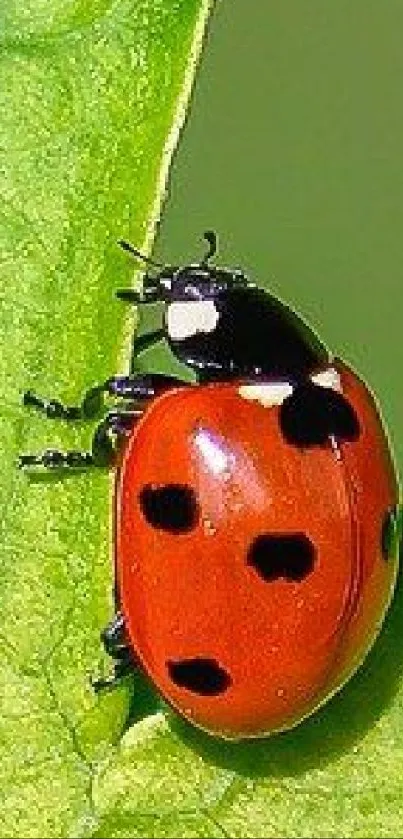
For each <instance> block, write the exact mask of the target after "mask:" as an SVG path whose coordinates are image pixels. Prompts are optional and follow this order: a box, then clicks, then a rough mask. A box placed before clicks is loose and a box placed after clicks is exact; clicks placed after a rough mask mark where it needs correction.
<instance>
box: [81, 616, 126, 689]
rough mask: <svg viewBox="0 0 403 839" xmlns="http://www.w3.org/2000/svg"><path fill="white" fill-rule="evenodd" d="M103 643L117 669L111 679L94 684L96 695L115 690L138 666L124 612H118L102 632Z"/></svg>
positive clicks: (100, 680) (98, 680) (99, 680)
mask: <svg viewBox="0 0 403 839" xmlns="http://www.w3.org/2000/svg"><path fill="white" fill-rule="evenodd" d="M101 641H102V643H103V645H104V648H105V651H106V652H107V653H108V655H110V656H111V658H113V659H114V660H115V669H114V673H113V676H112V678H111V679H97V680H96V681H95V682H93V683H92V687H93V688H94V691H95V692H96V693H99V692H100V691H101V690H105V689H109V688H113V687H114V686H115V685H116V684H117V683H118V682H119V681H120V680H121V679H122V678H123V677H124V676H126V675H127V673H129V672H130V671H132V670H133V669H134V668H135V666H136V661H135V658H134V656H133V652H132V650H131V648H130V642H129V638H128V635H127V631H126V626H125V620H124V617H123V614H122V612H117V613H116V615H115V617H114V618H113V620H111V622H110V623H108V625H107V626H106V627H105V629H104V630H103V631H102V632H101Z"/></svg>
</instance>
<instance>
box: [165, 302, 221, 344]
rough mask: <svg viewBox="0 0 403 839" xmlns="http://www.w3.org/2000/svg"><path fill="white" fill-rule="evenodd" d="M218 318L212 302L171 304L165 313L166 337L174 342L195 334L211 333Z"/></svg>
mask: <svg viewBox="0 0 403 839" xmlns="http://www.w3.org/2000/svg"><path fill="white" fill-rule="evenodd" d="M218 318H219V313H218V311H217V309H216V307H215V305H214V301H213V300H186V301H183V302H182V301H181V302H176V303H171V304H170V305H169V306H168V311H167V329H168V335H169V337H170V338H172V339H173V340H174V341H183V340H184V338H191V337H192V335H196V333H197V332H213V330H214V329H215V328H216V326H217V323H218Z"/></svg>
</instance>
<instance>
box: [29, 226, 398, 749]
mask: <svg viewBox="0 0 403 839" xmlns="http://www.w3.org/2000/svg"><path fill="white" fill-rule="evenodd" d="M205 237H206V239H207V241H208V242H209V251H208V253H207V255H206V257H205V258H204V259H203V260H202V261H201V262H200V263H198V264H192V265H188V266H185V267H176V266H165V267H163V266H160V265H158V264H157V263H152V261H151V260H150V259H148V258H147V257H143V256H142V255H141V254H140V253H139V252H138V251H137V250H136V249H134V248H132V246H131V245H128V244H127V243H126V242H123V243H121V244H122V245H123V247H124V248H125V249H126V250H128V251H132V252H133V253H134V254H135V255H136V256H138V257H141V258H142V259H144V261H146V262H149V263H151V264H154V265H155V266H156V267H158V268H161V269H162V270H161V271H160V272H159V273H158V274H157V275H156V276H154V277H150V276H146V277H145V280H144V287H143V292H142V294H138V293H136V292H134V291H131V290H126V291H122V292H118V296H119V297H120V298H122V299H126V300H129V301H131V302H134V303H140V304H141V303H148V302H155V301H159V300H160V301H163V302H164V304H165V305H164V322H163V326H162V327H161V328H160V329H158V330H156V331H155V332H153V333H151V334H148V335H145V336H140V337H139V338H137V339H136V340H135V341H134V350H135V354H137V353H138V352H140V351H141V350H142V349H144V348H145V347H147V346H150V345H151V344H152V343H154V342H155V341H156V340H159V339H160V338H162V337H163V338H165V339H166V340H167V341H168V344H169V346H170V348H171V350H172V351H173V352H174V354H175V356H176V357H177V358H178V359H179V360H180V361H181V362H183V363H184V364H185V365H187V366H188V367H189V368H191V369H192V370H193V372H194V373H195V378H196V382H193V383H189V382H185V381H181V380H180V379H179V378H177V377H173V376H168V375H164V374H157V373H149V374H146V373H135V372H134V371H133V372H132V373H131V374H130V375H127V376H113V377H112V378H110V379H108V380H107V381H106V382H104V383H103V384H101V385H97V386H95V387H94V388H91V390H90V391H89V392H88V393H87V394H86V395H85V397H84V399H83V402H82V403H81V405H80V406H77V407H67V406H65V405H63V404H61V403H60V402H58V401H56V400H44V399H42V398H40V397H37V396H35V395H34V394H32V393H31V392H27V393H26V394H25V396H24V401H25V403H26V404H29V405H33V406H35V407H37V408H38V409H40V410H42V411H43V412H44V413H45V414H46V415H47V416H52V417H61V418H64V419H76V418H83V417H88V418H90V417H93V416H96V415H97V414H98V413H101V411H102V409H103V397H104V395H110V396H113V397H115V398H119V400H120V401H119V403H118V404H117V405H116V406H115V407H114V408H112V409H111V410H109V411H108V412H107V414H106V416H104V418H103V419H102V420H101V422H100V424H99V425H98V427H97V429H96V431H95V434H94V438H93V445H92V450H91V452H67V453H63V452H59V451H55V450H46V451H45V452H44V453H43V454H40V455H22V456H21V458H20V462H21V465H22V466H40V467H45V468H59V467H60V468H69V467H71V468H74V467H78V466H79V467H83V466H89V467H90V466H108V465H110V464H113V465H114V466H115V467H116V491H115V522H116V524H115V528H116V538H115V566H116V591H117V595H116V600H117V602H116V616H115V618H114V619H113V620H112V621H111V623H110V624H109V626H108V627H107V628H106V630H104V632H103V633H102V638H103V642H104V644H105V647H106V649H107V651H108V652H109V653H110V654H111V655H112V656H113V657H114V658H115V661H116V677H119V676H120V675H121V674H122V673H124V672H127V669H128V668H133V667H141V668H142V669H143V670H144V671H145V673H146V674H147V675H148V676H149V677H150V679H151V680H152V682H153V684H154V685H155V686H156V688H157V689H158V690H159V691H160V693H161V694H162V696H163V697H164V698H165V700H166V701H167V702H168V703H169V704H170V705H172V706H173V707H174V708H175V709H177V711H178V712H179V713H180V714H182V715H183V716H184V717H186V718H187V719H188V720H190V721H191V722H193V723H194V724H195V725H197V726H199V727H200V728H202V729H204V730H205V731H207V732H209V733H210V734H215V735H219V736H222V737H225V738H228V739H235V740H239V739H242V738H247V737H258V736H263V735H268V734H271V733H273V732H276V731H281V730H284V729H288V728H291V727H292V726H294V725H296V724H297V723H299V722H300V721H301V720H302V719H304V718H305V717H306V716H308V715H309V714H311V713H312V712H313V711H314V710H315V709H316V708H317V707H318V706H319V705H321V704H322V703H323V702H325V701H326V699H327V698H328V697H330V696H331V695H332V694H333V693H334V692H335V691H337V690H338V689H339V688H340V687H341V686H342V685H343V683H344V682H345V681H346V680H347V679H348V678H349V676H350V675H351V674H352V673H353V672H354V671H355V670H356V669H357V667H358V666H359V665H360V663H361V662H362V661H363V659H364V657H365V655H366V653H367V652H368V650H369V648H370V647H371V645H372V644H373V641H374V639H375V637H376V635H377V633H378V631H379V629H380V626H381V623H382V619H383V617H384V614H385V612H386V609H387V607H388V604H389V602H390V600H391V597H392V593H393V588H394V584H395V579H396V573H397V565H398V552H399V542H400V536H401V515H400V506H399V487H398V479H397V475H396V472H395V468H394V464H393V460H392V457H391V454H390V450H389V445H388V441H387V438H386V435H385V432H384V430H383V426H382V422H381V419H380V416H379V412H378V410H377V407H376V404H375V401H374V399H373V397H372V395H371V393H370V391H369V390H368V389H367V387H366V385H365V384H364V383H363V382H362V380H361V379H360V378H359V377H358V376H357V375H356V374H355V373H354V372H353V371H352V370H351V369H350V368H349V367H348V366H347V365H346V364H345V363H344V362H342V361H341V360H339V359H337V358H334V357H333V356H332V355H331V354H330V353H329V351H328V350H327V349H326V347H325V346H324V344H322V342H321V341H320V340H319V339H318V338H317V336H316V335H315V334H314V333H313V332H312V331H311V330H310V329H309V328H308V327H307V326H306V324H305V323H304V322H303V321H302V320H301V319H300V318H299V317H298V316H297V315H296V314H295V313H294V312H293V311H292V310H291V309H290V308H288V307H287V306H285V305H284V304H283V303H282V302H280V301H279V300H278V299H276V298H275V297H273V296H271V295H270V294H268V293H267V292H264V291H263V290H261V289H258V288H257V287H256V286H255V285H254V284H252V283H250V282H249V281H248V279H247V278H246V276H245V275H244V273H243V272H242V271H236V270H232V269H226V268H220V267H215V266H212V265H211V264H210V262H209V260H210V258H211V257H212V256H213V255H214V253H215V250H216V237H215V234H214V233H213V232H212V231H207V232H206V234H205ZM103 684H106V683H102V682H101V683H99V684H98V687H102V685H103Z"/></svg>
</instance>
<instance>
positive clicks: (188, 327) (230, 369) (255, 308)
mask: <svg viewBox="0 0 403 839" xmlns="http://www.w3.org/2000/svg"><path fill="white" fill-rule="evenodd" d="M224 279H225V278H223V279H222V282H221V283H220V282H219V281H218V278H217V280H216V281H215V282H214V286H215V287H214V286H213V283H210V285H209V286H207V285H206V286H205V287H204V288H203V289H202V288H200V290H199V294H197V289H196V288H195V289H194V290H193V295H192V296H191V288H190V287H189V285H190V284H189V285H188V292H187V294H186V295H183V296H182V295H180V296H179V295H178V296H177V294H175V299H174V300H172V302H170V303H168V306H167V311H166V328H167V338H168V341H169V344H170V346H171V349H172V351H173V352H174V354H175V355H176V357H177V358H178V359H179V360H180V361H181V362H183V363H184V364H186V365H188V366H189V367H191V368H192V369H194V370H195V371H196V372H197V374H198V376H199V378H200V380H202V381H211V380H228V379H234V378H240V377H248V378H261V377H269V378H276V379H277V378H278V379H289V380H291V381H298V380H300V379H301V378H304V377H306V376H307V375H309V374H310V373H312V372H313V371H314V370H316V369H318V368H320V367H322V366H323V365H324V364H327V363H328V361H329V354H328V352H327V350H326V348H325V346H324V345H323V344H322V343H321V341H320V340H319V338H318V337H317V336H316V335H315V333H314V332H312V330H311V329H310V328H309V327H308V326H307V325H306V324H305V323H304V321H303V320H301V318H300V317H298V315H296V314H295V312H293V311H292V310H291V309H290V308H288V306H286V305H285V304H283V303H281V302H280V301H279V300H278V299H277V298H276V297H273V296H272V295H270V294H268V293H267V292H264V291H263V290H261V289H258V288H255V287H250V286H249V287H245V286H241V285H240V286H233V287H231V286H229V287H227V288H225V287H224V288H223V287H222V286H223V285H224V286H225V282H224ZM175 291H176V289H175ZM178 291H179V289H178ZM189 292H190V293H189ZM187 304H190V305H187Z"/></svg>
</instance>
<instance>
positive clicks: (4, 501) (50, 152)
mask: <svg viewBox="0 0 403 839" xmlns="http://www.w3.org/2000/svg"><path fill="white" fill-rule="evenodd" d="M208 7H209V4H208V2H207V0H176V2H175V0H160V2H157V0H115V2H112V3H111V2H106V0H92V2H89V0H70V1H69V2H61V0H46V2H45V0H30V2H24V3H23V4H15V3H14V2H12V0H5V2H4V3H3V5H2V10H1V12H0V17H1V24H2V25H1V38H2V51H1V70H2V86H1V93H0V96H1V115H2V118H1V124H0V145H1V150H2V166H1V176H0V184H1V185H0V196H1V217H2V225H1V233H0V255H1V274H2V283H1V287H2V290H1V298H0V300H1V327H2V329H1V333H2V350H1V356H0V372H1V377H2V410H1V439H2V441H3V451H2V474H1V487H0V503H1V528H2V599H1V630H0V631H1V641H2V649H3V657H2V658H3V663H2V668H1V680H2V685H1V696H2V707H1V715H0V719H1V722H0V726H1V729H0V730H1V761H0V775H1V781H0V783H1V789H2V799H3V804H2V812H1V818H0V823H1V831H2V835H4V836H7V837H14V836H18V837H22V836H23V837H36V836H43V837H53V836H57V837H60V836H87V835H91V833H92V832H93V830H94V829H95V828H96V825H97V824H98V813H97V807H96V806H95V804H94V800H93V793H92V785H93V778H94V776H95V774H96V770H97V767H98V766H99V765H100V764H101V763H102V761H104V760H105V759H106V758H107V756H108V755H109V754H110V752H111V750H112V749H113V748H114V745H115V744H116V743H117V742H118V741H119V738H120V735H121V732H122V729H123V727H124V726H125V724H126V719H127V716H128V713H129V707H130V701H131V700H130V697H131V690H132V688H131V686H130V685H128V684H123V685H122V687H121V688H119V689H118V690H117V691H115V692H114V693H113V694H112V693H110V694H106V695H104V696H102V697H99V698H97V697H95V696H94V692H93V690H92V688H91V684H90V680H91V678H97V677H99V676H100V675H102V674H106V673H107V672H108V670H109V667H110V665H109V663H108V661H107V660H106V656H105V655H104V654H103V653H102V651H101V647H100V641H99V632H100V630H101V629H102V627H103V626H104V625H105V624H106V623H107V621H108V620H109V619H110V618H111V616H112V614H113V603H112V562H111V550H110V548H111V526H110V521H109V518H110V514H109V501H110V499H109V495H110V489H111V478H110V476H108V474H106V473H105V474H95V473H92V474H84V473H83V472H82V473H81V474H76V475H74V476H71V477H66V478H65V479H63V480H59V479H58V478H57V476H56V475H54V476H43V477H39V476H38V477H37V478H35V477H32V478H29V477H28V476H27V475H26V474H23V473H22V472H19V471H18V470H17V456H18V454H19V453H20V452H31V451H34V452H35V451H41V450H43V449H44V448H46V447H52V448H53V447H54V448H57V447H60V448H61V449H63V450H66V449H68V448H77V449H80V448H84V449H86V448H88V446H89V444H90V439H91V433H92V426H91V424H86V423H84V422H83V423H81V424H78V425H77V426H76V427H74V428H70V427H68V426H67V424H66V423H63V422H59V423H58V422H57V421H51V420H45V419H44V418H43V417H41V416H38V415H37V414H35V412H32V410H31V411H29V410H27V409H24V408H23V407H22V404H21V397H22V393H23V391H24V390H26V389H31V390H33V391H35V392H37V393H40V394H44V395H46V396H49V397H57V398H59V399H62V400H64V401H67V402H71V403H74V402H77V400H79V398H80V396H81V394H82V393H83V391H84V390H85V388H87V387H88V386H90V385H92V384H94V383H97V382H102V381H103V380H105V378H107V377H108V376H109V375H111V374H113V373H115V372H118V371H119V369H120V370H121V371H122V372H123V371H124V370H125V369H127V366H128V363H129V343H128V337H127V338H125V335H126V336H130V334H131V332H132V331H133V328H134V325H135V323H134V316H133V314H132V312H130V313H129V316H128V317H127V310H126V309H124V306H123V304H121V303H119V302H117V301H115V300H114V290H115V288H116V287H119V286H125V285H129V284H130V283H131V282H132V281H133V280H132V275H133V263H132V262H130V259H129V258H128V257H127V255H126V254H124V253H123V252H120V251H119V249H118V248H117V246H116V240H117V239H118V238H121V237H124V238H128V239H131V240H132V241H134V242H135V243H136V244H139V245H144V244H147V242H148V241H150V239H151V237H152V235H153V231H154V226H155V222H156V219H157V216H158V212H159V207H160V202H161V198H162V195H163V190H164V183H165V179H166V176H167V171H168V165H169V161H170V157H171V155H172V152H173V149H174V145H175V143H176V141H177V138H178V132H179V129H180V126H181V124H182V122H183V117H184V113H185V107H186V104H187V100H188V97H189V93H190V85H191V81H192V78H193V75H194V70H195V66H196V60H197V55H198V52H199V50H200V47H201V42H202V34H203V27H204V24H205V20H206V17H207V13H208ZM125 318H126V320H125Z"/></svg>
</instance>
